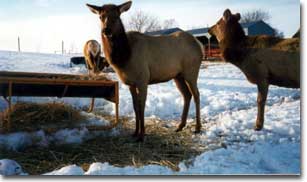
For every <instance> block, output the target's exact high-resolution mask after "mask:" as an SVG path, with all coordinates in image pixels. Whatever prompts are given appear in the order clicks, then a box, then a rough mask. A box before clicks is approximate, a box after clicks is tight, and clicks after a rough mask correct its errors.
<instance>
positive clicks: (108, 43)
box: [102, 24, 131, 68]
mask: <svg viewBox="0 0 307 182" xmlns="http://www.w3.org/2000/svg"><path fill="white" fill-rule="evenodd" d="M102 42H103V49H104V54H105V56H106V59H107V60H108V62H109V63H110V64H111V65H114V66H116V67H118V68H124V67H125V66H126V65H127V63H128V61H129V59H130V57H131V47H130V45H129V41H128V38H127V35H126V32H125V29H124V27H123V25H122V24H121V27H120V28H119V31H118V32H116V34H113V35H112V36H111V37H107V36H105V35H104V34H102Z"/></svg>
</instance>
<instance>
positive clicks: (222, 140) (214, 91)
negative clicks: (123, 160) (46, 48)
mask: <svg viewBox="0 0 307 182" xmlns="http://www.w3.org/2000/svg"><path fill="white" fill-rule="evenodd" d="M0 70H2V71H31V72H51V73H78V74H80V73H86V70H85V69H84V68H82V67H74V68H70V67H69V56H59V55H45V54H32V53H22V54H19V53H14V52H5V51H0ZM108 76H109V77H111V78H113V79H115V80H117V77H116V75H115V74H109V75H108ZM198 86H199V91H200V96H201V117H202V122H203V126H204V128H203V131H202V133H201V134H199V135H193V140H194V141H195V142H196V143H199V145H200V146H202V147H205V148H209V149H210V150H209V151H206V152H204V153H203V154H201V155H200V156H198V157H196V158H195V159H191V160H192V164H191V165H188V166H186V164H185V161H182V163H181V164H180V171H178V172H175V171H172V170H171V169H169V168H167V167H163V166H158V165H148V166H143V167H141V168H137V167H134V166H127V167H125V168H119V167H115V166H112V165H110V164H108V163H99V162H98V163H94V164H92V165H91V166H90V168H89V170H88V171H82V170H80V167H78V166H67V167H65V168H63V169H60V170H58V171H53V172H50V173H48V175H80V174H85V175H118V174H127V175H145V174H150V175H159V174H164V175H186V174H196V175H197V174H300V173H301V168H300V166H301V165H300V163H301V152H300V147H301V124H300V123H301V117H300V114H301V110H300V109H301V107H300V105H301V101H300V98H301V93H300V90H297V89H286V88H280V87H275V86H271V87H270V91H269V95H268V99H267V106H266V113H265V123H264V130H262V131H260V132H256V131H254V130H253V127H254V124H255V120H256V114H257V103H256V99H257V89H256V86H255V85H252V84H250V83H249V82H248V81H247V80H246V78H245V77H244V75H243V74H242V73H241V71H240V70H239V69H237V68H236V67H235V66H232V65H230V64H209V67H208V68H207V69H201V71H200V75H199V80H198ZM119 89H120V90H119V93H120V115H121V116H132V117H134V111H133V107H132V99H131V96H130V93H129V89H128V87H127V86H125V85H123V84H121V83H120V87H119ZM147 98H148V99H147V103H146V113H145V115H146V117H147V118H157V119H161V120H171V121H172V122H170V123H169V125H177V124H178V123H179V121H180V116H181V112H182V107H183V99H182V97H181V95H180V93H179V92H178V91H177V89H176V87H175V84H174V83H173V82H172V81H171V82H167V83H163V84H158V85H152V86H150V87H149V89H148V97H147ZM17 100H18V101H20V100H21V101H32V102H50V101H53V100H57V99H55V98H14V99H13V101H17ZM59 100H60V101H63V102H65V103H68V104H71V105H73V106H74V107H77V108H82V107H84V106H88V105H89V103H90V99H67V98H64V99H59ZM5 107H7V106H6V103H5V102H4V100H2V99H0V111H1V110H3V109H4V108H5ZM96 109H97V110H99V111H100V112H103V113H108V114H114V113H115V110H114V105H113V104H111V103H109V102H107V101H104V100H102V99H97V100H96ZM83 114H84V115H86V116H87V118H88V122H87V123H86V124H85V125H84V126H83V128H82V129H69V130H68V129H66V130H60V131H58V132H56V133H55V134H52V135H47V134H46V133H44V132H43V131H37V132H33V133H26V132H20V133H11V134H7V135H0V148H1V147H5V148H8V149H10V150H17V151H18V150H22V149H23V148H25V147H28V146H32V145H38V146H45V147H47V146H48V145H50V144H53V143H56V144H61V143H82V142H84V141H86V140H87V139H89V138H91V137H95V136H97V134H93V133H91V132H89V131H88V130H87V129H86V126H87V125H94V124H95V125H107V124H109V121H106V120H104V119H103V118H99V117H97V116H95V115H93V114H87V113H83ZM189 118H190V119H189V120H188V124H189V125H191V124H194V122H195V121H193V119H192V118H195V106H194V102H193V100H192V102H191V108H190V113H189ZM174 120H175V121H174ZM131 122H133V120H132V121H131ZM166 127H167V126H166ZM109 134H112V135H117V134H118V132H116V129H115V130H112V131H111V132H110V133H109ZM215 140H216V141H217V144H216V145H215V146H212V141H215ZM221 146H222V147H221Z"/></svg>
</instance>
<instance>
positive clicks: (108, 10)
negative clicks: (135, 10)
mask: <svg viewBox="0 0 307 182" xmlns="http://www.w3.org/2000/svg"><path fill="white" fill-rule="evenodd" d="M86 5H87V6H88V7H89V9H90V10H91V11H92V12H93V13H95V14H97V15H99V18H100V21H101V26H102V27H101V32H102V35H103V36H106V37H108V38H110V37H112V36H114V35H117V34H119V33H121V31H123V30H124V27H123V24H122V21H121V19H120V15H121V14H122V13H123V12H126V11H128V10H129V9H130V7H131V5H132V2H131V1H128V2H126V3H124V4H122V5H119V6H117V5H114V4H107V5H104V6H94V5H90V4H86Z"/></svg>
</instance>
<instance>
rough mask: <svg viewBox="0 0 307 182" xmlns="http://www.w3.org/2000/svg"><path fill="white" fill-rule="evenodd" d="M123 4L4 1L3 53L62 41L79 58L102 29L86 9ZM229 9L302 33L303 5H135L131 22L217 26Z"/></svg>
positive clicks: (264, 1) (235, 0)
mask: <svg viewBox="0 0 307 182" xmlns="http://www.w3.org/2000/svg"><path fill="white" fill-rule="evenodd" d="M123 2H125V1H124V0H106V1H102V0H65V1H64V0H1V1H0V32H1V34H0V50H16V49H17V37H18V36H20V37H21V43H22V45H21V48H22V50H23V51H28V52H46V53H54V52H55V51H60V50H61V41H62V40H64V42H65V48H66V49H67V50H69V49H73V50H74V51H78V52H81V50H82V47H83V44H84V43H85V42H86V41H87V40H89V39H97V40H100V35H99V32H100V23H99V19H98V17H97V16H96V15H94V14H92V13H91V12H90V11H89V10H88V9H87V7H86V6H85V4H86V3H91V4H96V5H103V4H106V3H114V4H120V3H123ZM226 8H229V9H231V10H232V12H233V13H237V12H240V13H244V12H246V11H249V10H253V9H263V10H265V11H267V12H269V13H270V15H271V20H270V22H268V23H270V24H271V25H272V26H273V27H275V28H277V29H279V30H281V31H282V32H284V34H285V36H287V37H289V36H292V35H293V34H294V33H295V32H296V31H297V30H298V28H299V27H300V1H299V0H134V1H133V5H132V8H131V9H130V10H129V12H127V13H125V14H123V15H122V18H123V19H127V17H129V15H131V14H132V13H133V12H135V11H137V10H143V11H145V12H148V13H150V14H152V15H154V16H157V17H158V18H160V19H161V20H165V19H175V20H176V21H177V22H178V24H179V26H180V28H182V29H184V30H187V29H190V28H192V27H206V26H211V25H213V24H214V23H215V22H216V21H217V20H218V19H219V18H220V17H221V16H222V13H223V12H224V10H225V9H226Z"/></svg>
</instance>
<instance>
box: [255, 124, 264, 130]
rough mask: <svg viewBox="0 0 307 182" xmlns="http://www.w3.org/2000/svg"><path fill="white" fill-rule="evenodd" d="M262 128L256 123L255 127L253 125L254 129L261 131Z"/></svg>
mask: <svg viewBox="0 0 307 182" xmlns="http://www.w3.org/2000/svg"><path fill="white" fill-rule="evenodd" d="M262 129H263V126H260V125H256V126H255V127H254V130H255V131H261V130H262Z"/></svg>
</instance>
